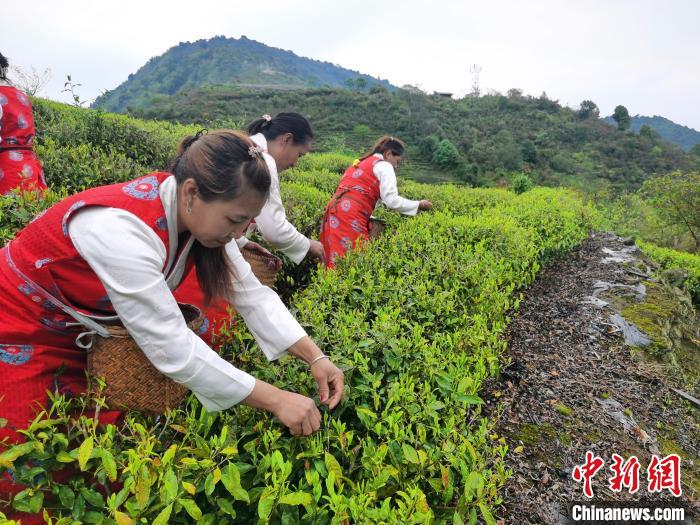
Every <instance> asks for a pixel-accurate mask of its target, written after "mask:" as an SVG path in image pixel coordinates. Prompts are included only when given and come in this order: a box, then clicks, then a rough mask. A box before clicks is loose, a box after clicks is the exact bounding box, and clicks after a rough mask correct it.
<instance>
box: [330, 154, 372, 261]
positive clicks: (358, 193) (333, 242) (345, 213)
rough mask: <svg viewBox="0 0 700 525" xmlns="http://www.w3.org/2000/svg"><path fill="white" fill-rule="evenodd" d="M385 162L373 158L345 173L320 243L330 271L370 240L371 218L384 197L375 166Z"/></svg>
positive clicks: (334, 198) (331, 202) (332, 202)
mask: <svg viewBox="0 0 700 525" xmlns="http://www.w3.org/2000/svg"><path fill="white" fill-rule="evenodd" d="M381 161H382V159H380V158H378V157H375V156H374V155H371V156H369V157H367V158H366V159H364V160H362V161H360V163H359V164H358V165H357V166H354V165H353V166H350V167H349V168H348V169H347V170H345V174H344V175H343V178H342V179H340V183H339V184H338V189H336V190H335V194H334V195H333V197H332V198H331V200H330V202H329V203H328V206H326V211H325V213H324V215H323V222H322V223H321V235H320V237H319V240H320V241H321V243H322V244H323V249H324V251H325V255H326V267H327V268H333V267H335V263H336V261H337V259H338V258H339V257H342V256H343V255H345V253H346V252H347V251H348V250H349V249H352V248H353V247H354V246H355V245H356V243H357V242H358V240H367V239H369V219H370V217H371V216H372V212H373V211H374V207H375V206H376V205H377V201H378V200H379V198H380V196H381V194H380V191H379V179H377V177H376V175H375V174H374V166H375V165H376V164H377V162H381Z"/></svg>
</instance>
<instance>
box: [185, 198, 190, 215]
mask: <svg viewBox="0 0 700 525" xmlns="http://www.w3.org/2000/svg"><path fill="white" fill-rule="evenodd" d="M191 203H192V201H188V202H187V208H185V211H186V212H187V213H192V207H191V206H190V204H191Z"/></svg>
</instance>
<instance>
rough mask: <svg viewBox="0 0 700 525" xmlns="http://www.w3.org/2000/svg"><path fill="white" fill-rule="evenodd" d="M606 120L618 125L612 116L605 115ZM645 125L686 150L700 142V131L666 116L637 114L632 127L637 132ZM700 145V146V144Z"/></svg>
mask: <svg viewBox="0 0 700 525" xmlns="http://www.w3.org/2000/svg"><path fill="white" fill-rule="evenodd" d="M605 122H607V123H608V124H610V125H611V126H616V125H617V124H616V123H615V121H614V120H613V118H612V117H605ZM644 125H647V126H649V127H651V129H653V130H654V131H655V132H656V133H658V134H659V135H660V136H661V138H663V139H666V140H668V141H669V142H673V143H674V144H678V145H679V146H680V147H681V148H683V149H684V150H686V151H690V150H691V149H692V148H693V146H695V145H697V144H700V131H697V130H695V129H693V128H689V127H688V126H682V125H681V124H676V123H675V122H673V121H672V120H669V119H667V118H665V117H660V116H659V115H654V116H653V117H645V116H644V115H635V116H634V117H632V125H631V127H630V129H631V130H632V131H634V132H635V133H639V130H640V129H641V127H642V126H644ZM698 147H699V148H700V146H698Z"/></svg>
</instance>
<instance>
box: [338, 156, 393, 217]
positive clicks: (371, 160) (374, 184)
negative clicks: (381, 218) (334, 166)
mask: <svg viewBox="0 0 700 525" xmlns="http://www.w3.org/2000/svg"><path fill="white" fill-rule="evenodd" d="M378 162H382V159H380V158H378V157H375V156H374V155H370V156H369V157H367V158H366V159H364V160H362V161H360V163H359V164H358V165H357V166H354V165H353V166H350V167H349V168H348V169H346V170H345V173H344V174H343V178H342V179H340V182H339V183H338V189H336V190H335V197H337V198H339V199H341V200H342V197H343V196H345V197H348V198H351V199H353V200H354V201H356V202H358V203H360V205H361V207H362V209H363V211H365V212H366V213H367V219H368V220H369V217H370V216H371V215H372V212H373V211H374V207H375V206H376V205H377V201H378V200H379V197H380V193H379V179H378V178H377V177H376V175H375V174H374V166H375V165H376V164H377V163H378Z"/></svg>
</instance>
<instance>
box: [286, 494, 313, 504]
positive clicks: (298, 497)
mask: <svg viewBox="0 0 700 525" xmlns="http://www.w3.org/2000/svg"><path fill="white" fill-rule="evenodd" d="M312 502H313V497H312V496H311V494H309V493H308V492H290V493H289V494H285V495H284V496H282V497H281V498H280V503H284V504H285V505H311V503H312Z"/></svg>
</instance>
